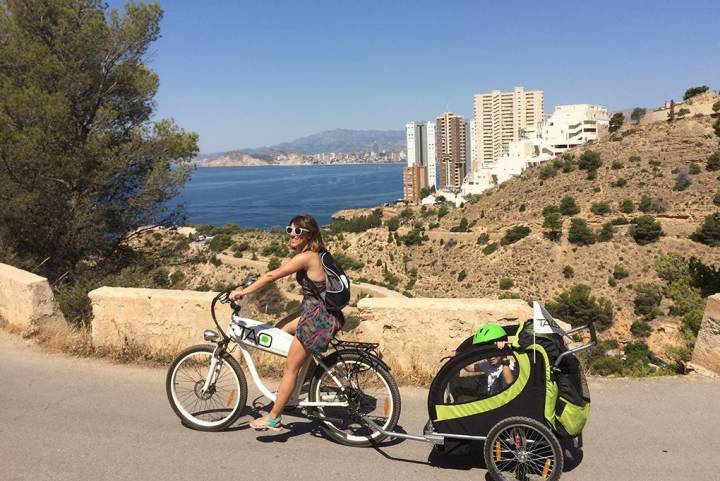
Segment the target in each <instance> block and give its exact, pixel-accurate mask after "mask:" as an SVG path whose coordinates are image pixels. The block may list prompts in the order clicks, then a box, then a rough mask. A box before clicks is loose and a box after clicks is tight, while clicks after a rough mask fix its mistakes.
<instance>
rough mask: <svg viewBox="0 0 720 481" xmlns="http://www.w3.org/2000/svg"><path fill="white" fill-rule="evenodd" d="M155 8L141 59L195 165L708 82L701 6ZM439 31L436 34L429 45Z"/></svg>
mask: <svg viewBox="0 0 720 481" xmlns="http://www.w3.org/2000/svg"><path fill="white" fill-rule="evenodd" d="M123 3H124V2H121V1H120V0H111V1H110V2H109V4H110V6H111V7H119V8H122V5H123ZM162 5H163V8H164V10H165V17H164V19H163V22H162V25H161V34H162V38H161V39H160V40H158V42H156V43H155V44H154V45H153V48H152V51H151V53H150V55H149V58H148V60H149V62H148V63H149V67H150V68H152V69H153V70H155V71H156V72H157V73H158V74H159V76H160V89H159V92H158V95H157V107H158V109H157V118H165V117H173V118H175V119H176V120H177V122H178V123H179V124H180V125H182V126H184V127H185V128H186V129H188V130H192V131H196V132H198V133H199V134H200V151H201V152H221V151H227V150H233V149H239V148H255V147H260V146H266V145H273V144H277V143H279V142H283V141H287V140H291V139H295V138H299V137H303V136H306V135H309V134H313V133H317V132H322V131H325V130H332V129H335V128H347V129H378V130H396V129H398V128H401V126H402V125H404V124H405V123H406V122H407V121H408V119H432V118H434V117H435V116H436V115H437V113H438V112H442V111H452V112H455V113H456V114H458V115H462V116H463V117H465V118H472V117H473V112H472V110H473V105H472V102H471V98H472V95H474V94H475V93H477V92H490V91H492V90H502V91H507V90H509V89H512V88H513V87H514V86H516V85H523V86H524V87H525V88H526V89H528V90H534V89H539V88H542V89H543V90H544V92H545V109H546V111H552V110H553V109H554V107H555V106H557V105H565V104H576V103H583V102H589V103H591V104H595V105H605V106H607V107H608V109H609V110H610V111H615V110H619V109H626V108H633V107H636V106H642V107H653V106H657V105H661V104H662V103H663V102H664V101H665V100H668V99H670V98H675V99H676V100H677V99H679V98H680V97H681V95H682V92H684V90H685V89H686V88H687V87H689V86H692V85H702V84H708V85H710V86H711V87H713V88H717V84H719V83H720V65H719V64H718V63H717V62H714V61H712V59H713V58H715V57H716V52H717V51H718V49H719V48H720V39H718V37H717V36H716V35H715V34H714V33H713V32H715V29H716V25H715V23H716V20H717V18H718V17H720V4H718V3H717V2H713V1H705V0H697V1H692V2H683V3H682V4H678V3H676V2H664V1H661V2H644V1H639V2H621V1H607V2H603V3H602V4H573V5H572V8H568V6H567V5H562V4H551V5H548V4H538V3H533V2H517V3H513V4H509V5H499V4H485V3H482V4H478V3H477V2H472V1H458V2H456V3H454V4H453V8H452V9H436V8H432V4H430V3H429V2H423V1H419V2H414V3H412V4H410V3H406V2H389V3H388V2H363V3H362V4H352V3H341V4H338V3H333V2H329V1H318V2H312V3H309V2H300V3H298V2H267V3H265V2H261V3H249V2H247V3H246V2H241V3H235V2H221V3H217V4H211V5H207V4H203V3H197V2H191V1H189V0H177V1H174V2H172V3H169V2H166V3H163V4H162ZM688 17H691V18H692V28H684V27H683V26H682V25H683V22H682V21H681V20H683V19H686V18H688ZM348 19H352V22H350V21H348ZM487 19H492V21H486V20H487ZM437 25H443V31H444V32H445V34H444V35H441V36H433V37H432V38H433V41H432V42H429V41H428V40H427V39H428V38H429V37H428V34H429V33H430V32H433V31H434V29H436V28H437ZM480 26H481V28H480ZM418 46H422V48H420V47H418ZM430 58H432V59H433V61H432V63H431V64H429V63H428V62H427V60H428V59H430Z"/></svg>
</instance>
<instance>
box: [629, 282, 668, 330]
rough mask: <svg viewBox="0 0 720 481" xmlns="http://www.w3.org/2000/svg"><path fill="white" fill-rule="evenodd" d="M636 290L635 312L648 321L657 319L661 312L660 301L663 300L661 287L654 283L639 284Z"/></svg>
mask: <svg viewBox="0 0 720 481" xmlns="http://www.w3.org/2000/svg"><path fill="white" fill-rule="evenodd" d="M634 290H635V299H633V305H634V306H635V308H634V310H633V312H635V314H637V315H638V316H642V317H643V319H644V320H646V321H651V320H653V319H655V317H656V316H657V315H658V314H659V313H660V301H662V293H661V292H660V289H659V288H658V287H656V286H655V285H653V284H637V285H636V286H635V287H634Z"/></svg>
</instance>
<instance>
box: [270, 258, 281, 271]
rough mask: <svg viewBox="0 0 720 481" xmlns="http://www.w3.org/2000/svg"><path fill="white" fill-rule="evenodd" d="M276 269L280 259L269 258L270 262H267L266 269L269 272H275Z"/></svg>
mask: <svg viewBox="0 0 720 481" xmlns="http://www.w3.org/2000/svg"><path fill="white" fill-rule="evenodd" d="M278 267H280V259H278V258H277V257H271V258H270V262H268V265H267V268H268V270H269V271H272V270H275V269H277V268H278Z"/></svg>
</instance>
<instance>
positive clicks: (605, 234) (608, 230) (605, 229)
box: [597, 222, 615, 242]
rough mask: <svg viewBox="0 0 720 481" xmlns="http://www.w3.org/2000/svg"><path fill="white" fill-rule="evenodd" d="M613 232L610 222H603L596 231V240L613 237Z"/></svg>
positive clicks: (601, 240) (605, 240)
mask: <svg viewBox="0 0 720 481" xmlns="http://www.w3.org/2000/svg"><path fill="white" fill-rule="evenodd" d="M614 236H615V232H614V231H613V224H612V222H605V223H604V224H603V225H602V227H601V228H600V230H599V231H598V233H597V240H598V242H608V241H611V240H612V239H613V237H614Z"/></svg>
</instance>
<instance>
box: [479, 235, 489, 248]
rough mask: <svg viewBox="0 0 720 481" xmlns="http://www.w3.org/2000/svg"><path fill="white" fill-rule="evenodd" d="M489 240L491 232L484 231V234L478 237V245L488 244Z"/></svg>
mask: <svg viewBox="0 0 720 481" xmlns="http://www.w3.org/2000/svg"><path fill="white" fill-rule="evenodd" d="M489 240H490V234H488V233H487V232H483V233H482V234H480V237H478V239H477V243H478V245H484V244H487V243H488V241H489Z"/></svg>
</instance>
